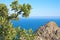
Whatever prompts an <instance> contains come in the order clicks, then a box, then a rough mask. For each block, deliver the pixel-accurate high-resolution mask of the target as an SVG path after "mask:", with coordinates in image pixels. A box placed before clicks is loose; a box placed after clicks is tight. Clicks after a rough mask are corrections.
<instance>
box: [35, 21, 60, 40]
mask: <svg viewBox="0 0 60 40" xmlns="http://www.w3.org/2000/svg"><path fill="white" fill-rule="evenodd" d="M36 34H37V36H36V37H35V39H34V40H60V28H59V27H58V25H57V24H56V23H55V22H52V21H51V22H49V23H47V24H46V25H44V26H42V27H40V28H39V29H38V30H37V32H36Z"/></svg>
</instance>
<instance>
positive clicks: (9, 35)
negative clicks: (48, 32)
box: [0, 0, 34, 40]
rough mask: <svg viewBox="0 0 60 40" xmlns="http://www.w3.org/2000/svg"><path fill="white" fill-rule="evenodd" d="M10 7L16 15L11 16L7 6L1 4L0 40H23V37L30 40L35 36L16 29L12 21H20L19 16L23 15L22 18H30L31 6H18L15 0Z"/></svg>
mask: <svg viewBox="0 0 60 40" xmlns="http://www.w3.org/2000/svg"><path fill="white" fill-rule="evenodd" d="M10 7H11V11H13V10H14V13H12V14H11V15H9V11H8V8H7V6H6V5H5V4H0V40H22V39H21V37H23V36H24V37H25V38H26V40H30V39H29V37H30V35H31V36H32V35H33V34H30V33H28V32H27V31H26V30H23V29H21V28H14V26H13V25H12V24H11V20H18V19H19V18H18V15H21V14H22V15H21V16H22V17H28V16H29V14H30V10H31V5H29V4H18V0H15V1H13V2H12V3H11V4H10ZM28 34H29V35H28ZM33 36H34V35H33ZM30 38H32V37H30Z"/></svg>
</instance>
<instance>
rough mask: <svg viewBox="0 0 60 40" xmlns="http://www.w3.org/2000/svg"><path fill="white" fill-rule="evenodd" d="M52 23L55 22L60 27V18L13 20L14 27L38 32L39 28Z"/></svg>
mask: <svg viewBox="0 0 60 40" xmlns="http://www.w3.org/2000/svg"><path fill="white" fill-rule="evenodd" d="M50 21H54V22H56V23H57V25H58V26H59V27H60V18H21V19H19V20H18V21H16V20H13V21H12V24H13V26H14V27H21V28H23V29H26V30H28V29H32V30H33V31H36V30H37V29H38V28H39V27H41V26H43V25H45V24H47V23H48V22H50Z"/></svg>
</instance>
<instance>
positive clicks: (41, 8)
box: [0, 0, 60, 17]
mask: <svg viewBox="0 0 60 40" xmlns="http://www.w3.org/2000/svg"><path fill="white" fill-rule="evenodd" d="M11 2H12V0H0V3H6V5H7V6H9V5H8V4H10V3H11ZM19 3H20V4H23V3H29V4H31V6H32V10H31V14H30V17H44V16H46V17H47V16H51V17H52V16H53V17H54V16H55V17H59V16H60V0H19Z"/></svg>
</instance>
